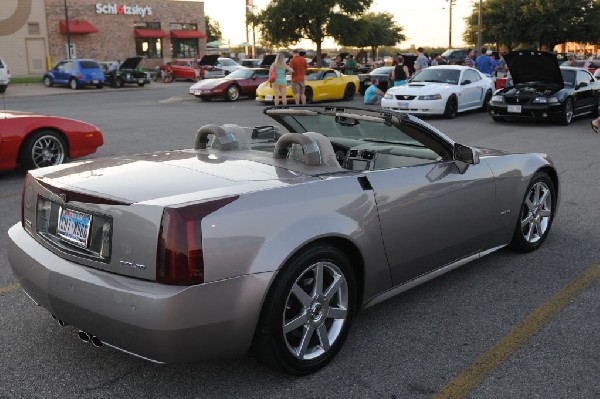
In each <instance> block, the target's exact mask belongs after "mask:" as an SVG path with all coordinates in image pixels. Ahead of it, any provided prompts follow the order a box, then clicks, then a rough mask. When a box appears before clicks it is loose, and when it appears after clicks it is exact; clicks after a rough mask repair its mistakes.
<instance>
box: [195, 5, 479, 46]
mask: <svg viewBox="0 0 600 399" xmlns="http://www.w3.org/2000/svg"><path fill="white" fill-rule="evenodd" d="M269 2H270V0H254V5H255V8H256V9H257V10H258V11H260V10H262V9H264V8H265V7H266V6H267V5H268V3H269ZM475 2H476V0H454V5H453V6H452V47H463V46H464V42H463V40H462V34H463V31H464V30H465V22H464V18H465V17H467V16H468V15H469V14H470V13H471V11H472V7H473V5H474V4H475ZM245 4H246V1H245V0H204V12H205V14H206V15H208V16H209V17H211V18H212V19H214V20H215V21H218V22H219V25H220V27H221V32H222V33H223V39H224V41H225V42H230V43H231V45H232V46H235V45H238V44H240V43H242V42H244V41H246V33H245V30H244V24H245V14H244V13H245ZM369 11H373V12H385V11H387V12H390V13H392V15H394V17H395V20H396V23H397V24H398V25H400V26H402V27H403V28H404V30H403V33H404V35H405V36H406V37H407V40H406V41H404V42H401V43H400V46H399V47H401V48H408V47H410V46H411V45H414V46H415V47H420V46H423V47H448V44H449V43H448V39H449V37H448V36H449V35H448V31H449V20H450V18H449V17H450V14H449V9H448V1H447V0H419V1H418V2H417V1H413V0H374V1H373V4H372V6H371V8H370V10H369ZM257 41H258V38H257ZM250 43H252V36H251V35H250ZM293 47H302V48H307V49H308V48H314V47H315V46H314V44H312V42H309V41H303V42H301V43H299V44H298V45H297V46H293ZM323 47H324V48H332V47H335V42H333V41H332V40H328V41H326V42H325V43H324V45H323Z"/></svg>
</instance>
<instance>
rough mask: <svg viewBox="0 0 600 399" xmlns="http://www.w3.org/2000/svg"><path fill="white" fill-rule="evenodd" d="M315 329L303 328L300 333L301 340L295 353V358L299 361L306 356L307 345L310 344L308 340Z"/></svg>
mask: <svg viewBox="0 0 600 399" xmlns="http://www.w3.org/2000/svg"><path fill="white" fill-rule="evenodd" d="M314 332H315V329H314V328H313V327H311V326H304V331H303V332H302V339H301V340H300V346H299V347H298V351H297V352H296V356H298V357H299V358H300V359H302V358H304V355H306V350H307V349H308V344H309V343H310V339H311V338H312V336H313V333H314Z"/></svg>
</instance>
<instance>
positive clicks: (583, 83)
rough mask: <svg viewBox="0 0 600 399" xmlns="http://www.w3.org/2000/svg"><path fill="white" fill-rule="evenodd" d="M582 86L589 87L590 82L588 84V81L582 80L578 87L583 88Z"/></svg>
mask: <svg viewBox="0 0 600 399" xmlns="http://www.w3.org/2000/svg"><path fill="white" fill-rule="evenodd" d="M582 87H588V84H587V82H581V83H579V85H578V87H577V88H578V89H581V88H582Z"/></svg>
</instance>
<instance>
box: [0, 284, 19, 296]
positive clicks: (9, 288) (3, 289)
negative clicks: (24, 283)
mask: <svg viewBox="0 0 600 399" xmlns="http://www.w3.org/2000/svg"><path fill="white" fill-rule="evenodd" d="M19 288H21V284H19V283H14V284H12V285H7V286H6V287H0V294H6V293H9V292H12V291H16V290H18V289H19Z"/></svg>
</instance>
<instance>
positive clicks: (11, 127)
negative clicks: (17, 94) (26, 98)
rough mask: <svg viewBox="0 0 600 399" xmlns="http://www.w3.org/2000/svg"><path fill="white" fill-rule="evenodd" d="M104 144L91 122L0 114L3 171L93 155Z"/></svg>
mask: <svg viewBox="0 0 600 399" xmlns="http://www.w3.org/2000/svg"><path fill="white" fill-rule="evenodd" d="M102 144H104V140H103V138H102V133H101V132H100V130H99V129H98V128H97V127H96V126H94V125H91V124H89V123H85V122H81V121H78V120H74V119H68V118H61V117H58V116H46V115H39V114H34V113H30V112H19V111H4V112H0V170H5V169H14V168H16V167H17V166H21V167H22V168H25V169H35V168H41V167H44V166H51V165H58V164H61V163H63V162H65V161H66V160H67V159H72V158H78V157H83V156H85V155H89V154H93V153H95V152H96V149H97V148H98V147H100V146H101V145H102Z"/></svg>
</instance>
